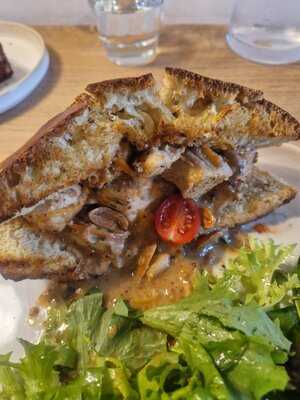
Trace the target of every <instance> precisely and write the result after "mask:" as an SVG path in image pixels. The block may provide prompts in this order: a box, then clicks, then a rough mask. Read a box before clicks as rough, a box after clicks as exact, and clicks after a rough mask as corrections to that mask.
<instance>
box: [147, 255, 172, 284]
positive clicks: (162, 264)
mask: <svg viewBox="0 0 300 400" xmlns="http://www.w3.org/2000/svg"><path fill="white" fill-rule="evenodd" d="M170 265H171V256H170V254H168V253H162V254H159V255H158V256H157V257H156V260H155V261H154V262H153V263H152V264H151V265H150V268H149V269H148V271H147V278H149V279H153V278H154V277H156V276H157V275H158V274H161V273H162V272H163V271H165V270H166V269H168V268H169V267H170Z"/></svg>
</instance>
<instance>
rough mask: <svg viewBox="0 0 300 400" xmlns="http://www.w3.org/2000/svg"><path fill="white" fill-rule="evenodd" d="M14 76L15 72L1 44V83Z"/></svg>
mask: <svg viewBox="0 0 300 400" xmlns="http://www.w3.org/2000/svg"><path fill="white" fill-rule="evenodd" d="M12 74H13V70H12V68H11V66H10V64H9V62H8V59H7V57H6V55H5V53H4V50H3V47H2V45H1V43H0V83H1V82H3V81H5V80H6V79H8V78H10V77H11V76H12Z"/></svg>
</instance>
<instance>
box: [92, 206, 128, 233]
mask: <svg viewBox="0 0 300 400" xmlns="http://www.w3.org/2000/svg"><path fill="white" fill-rule="evenodd" d="M89 219H90V221H91V222H92V223H93V224H95V225H96V226H98V227H99V228H106V229H108V230H109V231H111V232H120V231H126V230H127V229H128V219H127V218H126V217H125V216H124V215H123V214H121V213H120V212H119V211H116V210H112V209H111V208H109V207H98V208H94V209H93V210H92V211H90V212H89Z"/></svg>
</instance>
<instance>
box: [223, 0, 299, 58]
mask: <svg viewBox="0 0 300 400" xmlns="http://www.w3.org/2000/svg"><path fill="white" fill-rule="evenodd" d="M227 42H228V44H229V46H230V47H231V48H232V49H233V50H234V51H235V52H237V53H238V54H239V55H241V56H242V57H245V58H248V59H250V60H253V61H256V62H261V63H265V64H286V63H290V62H295V61H298V60H300V0H284V1H283V0H237V2H236V5H235V8H234V11H233V14H232V18H231V24H230V30H229V33H228V35H227Z"/></svg>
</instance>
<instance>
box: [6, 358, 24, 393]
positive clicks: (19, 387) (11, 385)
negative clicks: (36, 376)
mask: <svg viewBox="0 0 300 400" xmlns="http://www.w3.org/2000/svg"><path fill="white" fill-rule="evenodd" d="M10 357H11V354H5V355H1V356H0V382H1V386H2V387H1V390H0V399H1V400H25V399H26V395H25V389H24V380H23V378H22V376H21V374H20V372H19V370H18V369H15V368H12V367H11V366H10V362H9V360H10Z"/></svg>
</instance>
